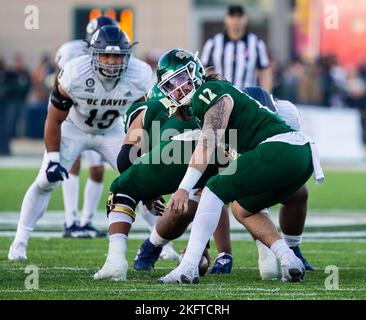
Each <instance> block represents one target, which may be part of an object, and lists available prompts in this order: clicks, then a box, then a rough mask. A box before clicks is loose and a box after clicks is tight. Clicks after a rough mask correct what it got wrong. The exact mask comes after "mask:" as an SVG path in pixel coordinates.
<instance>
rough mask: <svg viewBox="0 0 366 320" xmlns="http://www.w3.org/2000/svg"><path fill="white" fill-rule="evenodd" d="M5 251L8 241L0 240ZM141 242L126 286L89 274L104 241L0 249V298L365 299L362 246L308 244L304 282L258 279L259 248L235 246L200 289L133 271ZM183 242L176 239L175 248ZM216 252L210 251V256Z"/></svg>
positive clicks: (131, 250) (132, 246) (161, 271)
mask: <svg viewBox="0 0 366 320" xmlns="http://www.w3.org/2000/svg"><path fill="white" fill-rule="evenodd" d="M0 242H1V244H2V247H3V245H5V248H8V245H9V244H10V239H9V238H0ZM140 243H141V241H138V240H129V246H128V261H129V266H130V269H129V272H128V280H127V281H126V282H114V281H108V280H107V281H95V280H93V279H92V275H93V273H94V272H95V271H97V269H98V267H100V266H101V265H102V264H103V263H104V259H105V257H104V253H105V252H106V248H107V240H106V239H103V240H100V239H99V240H95V239H92V240H74V239H73V240H71V239H63V240H61V239H50V240H41V239H31V241H30V247H29V251H28V258H29V262H27V263H11V262H8V261H6V260H5V259H6V252H7V251H6V250H1V251H0V272H1V280H0V300H1V299H107V300H111V299H134V300H135V299H147V300H149V299H154V300H160V299H220V300H223V299H366V277H365V271H366V263H365V259H364V257H365V256H366V248H365V243H316V242H315V243H307V244H304V245H303V251H304V253H305V254H306V256H307V257H308V258H309V260H310V261H311V262H312V263H313V264H314V266H315V267H316V271H315V272H312V273H307V274H306V277H305V281H304V282H302V283H283V282H281V281H280V280H278V281H262V280H260V278H259V273H258V270H257V249H256V246H255V244H254V243H253V242H252V241H241V242H234V243H233V247H234V252H233V253H234V257H235V260H234V268H233V271H232V274H231V275H225V276H213V275H208V276H205V277H203V278H201V281H200V283H199V284H198V285H175V284H174V285H166V284H165V285H163V284H159V283H157V279H158V277H159V276H162V275H165V274H166V273H168V272H169V271H170V270H171V269H172V268H173V267H174V266H175V263H174V262H167V261H158V262H157V264H156V267H157V269H156V270H154V271H153V272H136V271H134V270H133V269H132V268H131V264H132V261H133V258H134V255H135V252H136V249H137V247H138V246H139V244H140ZM183 245H184V242H181V241H177V242H176V243H175V247H176V248H180V247H181V246H183ZM214 253H215V250H214V248H213V247H212V248H211V255H213V254H214ZM28 264H32V265H35V266H37V267H39V289H38V290H31V291H29V290H27V289H26V288H25V285H24V281H25V279H26V277H27V276H28V275H29V274H26V273H25V269H24V268H25V267H26V266H27V265H28ZM334 264H335V265H336V266H337V267H338V268H339V290H326V289H325V285H324V282H325V279H326V277H327V276H329V274H326V273H325V272H324V269H325V267H326V266H328V265H334Z"/></svg>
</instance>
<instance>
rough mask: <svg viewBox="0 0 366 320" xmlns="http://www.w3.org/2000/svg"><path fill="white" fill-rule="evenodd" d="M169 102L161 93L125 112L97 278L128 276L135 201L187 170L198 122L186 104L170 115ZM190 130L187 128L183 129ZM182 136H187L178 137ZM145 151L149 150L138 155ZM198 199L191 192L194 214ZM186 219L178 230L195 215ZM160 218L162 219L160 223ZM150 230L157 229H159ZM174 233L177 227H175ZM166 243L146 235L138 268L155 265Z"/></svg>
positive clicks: (166, 189) (168, 188) (168, 186)
mask: <svg viewBox="0 0 366 320" xmlns="http://www.w3.org/2000/svg"><path fill="white" fill-rule="evenodd" d="M170 106H171V103H170V101H169V100H168V99H166V98H163V99H161V98H159V97H158V98H153V99H149V100H148V101H146V102H143V103H138V104H134V105H133V106H132V107H131V108H130V109H129V110H128V112H127V114H126V124H125V127H126V129H128V131H127V134H126V136H125V144H124V145H123V147H122V149H121V152H120V154H119V156H118V168H119V171H120V172H121V175H120V176H119V177H118V178H116V179H115V180H114V181H113V183H112V185H111V187H110V191H111V193H110V196H109V201H108V222H109V234H110V236H109V249H108V257H107V259H106V262H105V264H104V266H103V267H102V268H101V269H100V270H99V271H98V272H97V273H96V274H95V275H94V278H95V279H96V280H99V279H113V280H125V279H126V275H127V269H128V263H127V260H126V256H125V252H126V245H127V236H128V233H129V230H130V228H131V225H132V223H133V221H134V219H135V207H136V204H137V203H138V202H139V201H143V202H147V201H149V200H151V199H155V198H158V197H159V196H161V195H165V194H171V193H172V192H173V191H174V190H175V189H176V188H177V186H178V184H179V182H180V180H181V179H182V177H183V175H184V173H185V171H186V169H187V164H188V160H189V158H190V156H191V154H192V150H193V149H194V146H195V143H196V139H195V136H196V135H197V133H198V132H199V126H198V123H197V122H196V119H195V118H194V117H193V116H192V114H190V113H189V112H188V113H187V112H185V110H184V109H183V108H180V109H178V110H177V112H176V113H174V114H172V115H169V110H168V109H169V108H170ZM188 111H189V110H188ZM142 129H143V131H142ZM187 130H188V132H184V131H187ZM182 135H183V136H185V138H183V139H178V138H179V136H182ZM139 150H141V151H139ZM145 152H146V153H145ZM141 153H142V154H144V153H145V154H144V155H143V156H141V157H140V158H139V159H138V160H135V159H136V157H137V156H138V154H141ZM221 154H222V157H221V159H222V165H223V166H224V165H225V164H227V159H226V158H225V154H224V152H223V151H222V153H221ZM132 163H133V164H132ZM217 170H218V166H217V165H216V164H213V165H212V166H210V167H209V169H208V170H207V172H206V174H205V175H204V176H203V177H202V179H201V181H199V182H198V183H197V188H199V187H200V186H201V187H203V186H204V185H205V182H207V180H208V179H209V178H210V177H211V176H213V175H215V174H217V172H218V171H217ZM198 199H199V197H198V196H197V195H196V194H195V191H193V192H192V193H191V195H190V213H191V215H194V212H195V210H196V208H197V201H198ZM164 216H165V214H164ZM182 218H183V220H184V221H180V222H182V224H181V225H180V226H178V228H177V229H179V230H182V231H183V232H184V231H185V229H186V226H187V225H188V224H189V223H190V221H192V219H193V218H191V217H188V216H186V217H182ZM159 221H160V219H159V220H158V223H159ZM187 223H188V224H187ZM174 229H175V228H174ZM152 232H153V233H154V234H155V233H156V231H155V228H154V229H153V231H152ZM172 232H179V231H178V230H176V229H175V230H172ZM173 238H174V239H175V238H177V237H173ZM168 242H169V240H168V241H164V244H162V245H161V246H159V247H156V246H154V244H153V243H151V242H149V241H148V239H147V240H146V241H145V242H144V245H143V246H142V247H141V250H139V252H138V253H137V256H136V259H135V261H134V264H133V266H134V268H135V269H136V270H151V269H153V267H154V266H153V263H155V262H156V260H157V259H158V258H159V254H160V252H161V250H162V246H164V245H166V243H168ZM146 259H147V260H148V261H147V262H146V261H145V260H146Z"/></svg>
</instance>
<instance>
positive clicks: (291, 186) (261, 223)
mask: <svg viewBox="0 0 366 320" xmlns="http://www.w3.org/2000/svg"><path fill="white" fill-rule="evenodd" d="M157 73H158V81H159V88H160V89H161V91H162V92H163V93H164V94H165V95H166V97H168V98H169V99H170V100H171V102H172V103H173V104H174V106H175V107H177V108H179V107H183V106H184V107H186V106H190V107H191V109H192V112H193V114H194V115H195V116H196V117H197V118H198V119H199V120H200V121H201V123H202V132H201V134H200V138H199V140H198V143H197V146H196V149H195V151H194V153H193V155H192V158H191V160H190V163H189V167H188V170H187V172H186V174H185V176H184V178H183V179H182V181H181V183H180V185H179V188H178V190H177V191H176V192H175V193H174V195H173V196H172V198H171V200H170V202H169V204H168V210H171V211H173V212H174V211H175V212H177V213H180V214H184V213H185V212H187V210H188V199H189V192H190V191H191V190H192V188H193V187H194V186H195V185H196V183H197V181H199V180H200V179H201V177H202V175H203V174H204V173H205V171H206V169H207V167H208V163H209V160H210V159H211V156H212V154H213V152H214V150H215V148H216V146H217V145H218V144H219V143H223V142H224V143H227V144H228V145H229V146H231V147H232V148H235V149H236V151H237V154H238V157H237V159H236V160H235V161H233V162H231V163H230V165H229V166H228V167H227V168H226V169H225V170H224V171H223V172H221V173H220V174H218V175H215V176H214V177H212V178H210V179H209V181H208V182H207V184H206V187H205V188H204V190H203V192H202V196H201V200H200V203H199V206H198V209H197V213H196V215H195V218H194V221H193V226H192V230H191V235H190V240H189V243H188V248H187V251H186V253H185V255H184V258H183V260H182V262H181V264H180V265H179V266H178V267H177V268H176V269H174V270H173V271H172V272H171V273H169V274H168V275H167V276H165V277H162V278H161V279H160V281H161V282H164V283H177V282H179V283H196V282H198V279H199V278H198V265H199V262H200V260H201V256H202V252H203V250H204V248H205V245H206V243H207V241H208V239H209V238H210V236H211V235H212V234H213V232H214V231H215V229H216V227H217V224H218V221H219V218H220V213H221V210H222V207H223V206H224V204H225V203H229V202H233V206H232V208H233V213H234V215H235V217H236V218H237V219H238V220H239V221H240V222H242V223H243V224H245V226H246V228H247V229H248V230H249V231H250V232H251V233H252V234H253V235H254V236H255V237H256V238H258V239H260V240H261V241H262V242H263V243H264V244H265V245H267V246H268V247H270V248H271V249H272V250H273V252H274V253H275V254H276V256H277V258H278V259H279V261H280V264H281V269H282V279H283V280H284V281H301V280H302V279H303V277H304V273H305V270H304V265H303V263H302V261H301V260H300V259H299V258H298V257H296V255H295V254H294V252H293V251H292V250H291V249H290V248H289V247H288V245H287V244H286V242H285V241H284V240H283V239H282V238H281V237H280V235H279V234H278V232H277V230H276V228H275V226H274V225H273V223H272V222H271V220H270V219H269V218H268V216H266V215H264V214H263V213H261V210H262V209H264V208H267V207H270V206H272V205H274V204H277V203H281V202H284V201H286V199H288V197H289V196H290V195H291V194H293V193H294V192H296V191H297V190H298V189H299V188H300V187H302V186H303V185H304V184H305V182H306V181H307V180H308V179H309V177H310V176H311V175H312V173H313V171H314V170H315V176H316V179H318V180H319V181H321V180H322V179H323V176H322V171H321V168H320V164H319V161H318V159H317V157H316V152H314V148H313V147H312V143H311V140H310V138H309V137H307V136H306V135H305V134H303V133H302V132H299V131H294V130H293V129H291V128H290V127H289V126H288V125H287V124H286V123H285V122H284V121H282V120H281V119H280V118H279V117H278V116H276V115H275V114H274V113H272V112H270V111H269V110H268V109H266V108H264V107H263V106H262V105H260V104H259V103H258V102H256V101H255V100H253V99H251V98H250V97H249V96H248V95H246V94H244V93H243V92H242V91H240V90H239V89H237V88H236V87H234V86H233V85H231V84H229V83H228V82H225V81H220V80H212V81H207V79H205V78H204V71H203V67H202V64H201V63H200V61H199V60H198V58H197V57H196V56H194V55H193V54H192V53H190V52H189V51H185V50H181V49H174V50H171V51H169V52H168V53H166V54H165V55H163V56H162V57H161V58H160V60H159V65H158V70H157Z"/></svg>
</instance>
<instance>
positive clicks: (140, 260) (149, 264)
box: [133, 239, 162, 271]
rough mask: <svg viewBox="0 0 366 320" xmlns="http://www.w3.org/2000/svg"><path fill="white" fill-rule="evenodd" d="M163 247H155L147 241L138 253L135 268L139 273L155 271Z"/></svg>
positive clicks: (134, 263)
mask: <svg viewBox="0 0 366 320" xmlns="http://www.w3.org/2000/svg"><path fill="white" fill-rule="evenodd" d="M161 250H162V247H160V246H155V245H153V244H152V243H151V242H150V240H149V239H146V240H145V241H144V242H143V244H142V245H141V246H140V248H139V249H138V251H137V253H136V257H135V260H134V262H133V268H134V269H135V270H137V271H144V270H153V269H154V265H155V262H156V261H157V260H158V259H159V256H160V253H161Z"/></svg>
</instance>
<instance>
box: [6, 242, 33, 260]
mask: <svg viewBox="0 0 366 320" xmlns="http://www.w3.org/2000/svg"><path fill="white" fill-rule="evenodd" d="M8 259H9V260H10V261H24V260H27V259H28V258H27V245H26V244H25V243H24V242H13V243H12V244H11V246H10V248H9V253H8Z"/></svg>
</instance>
